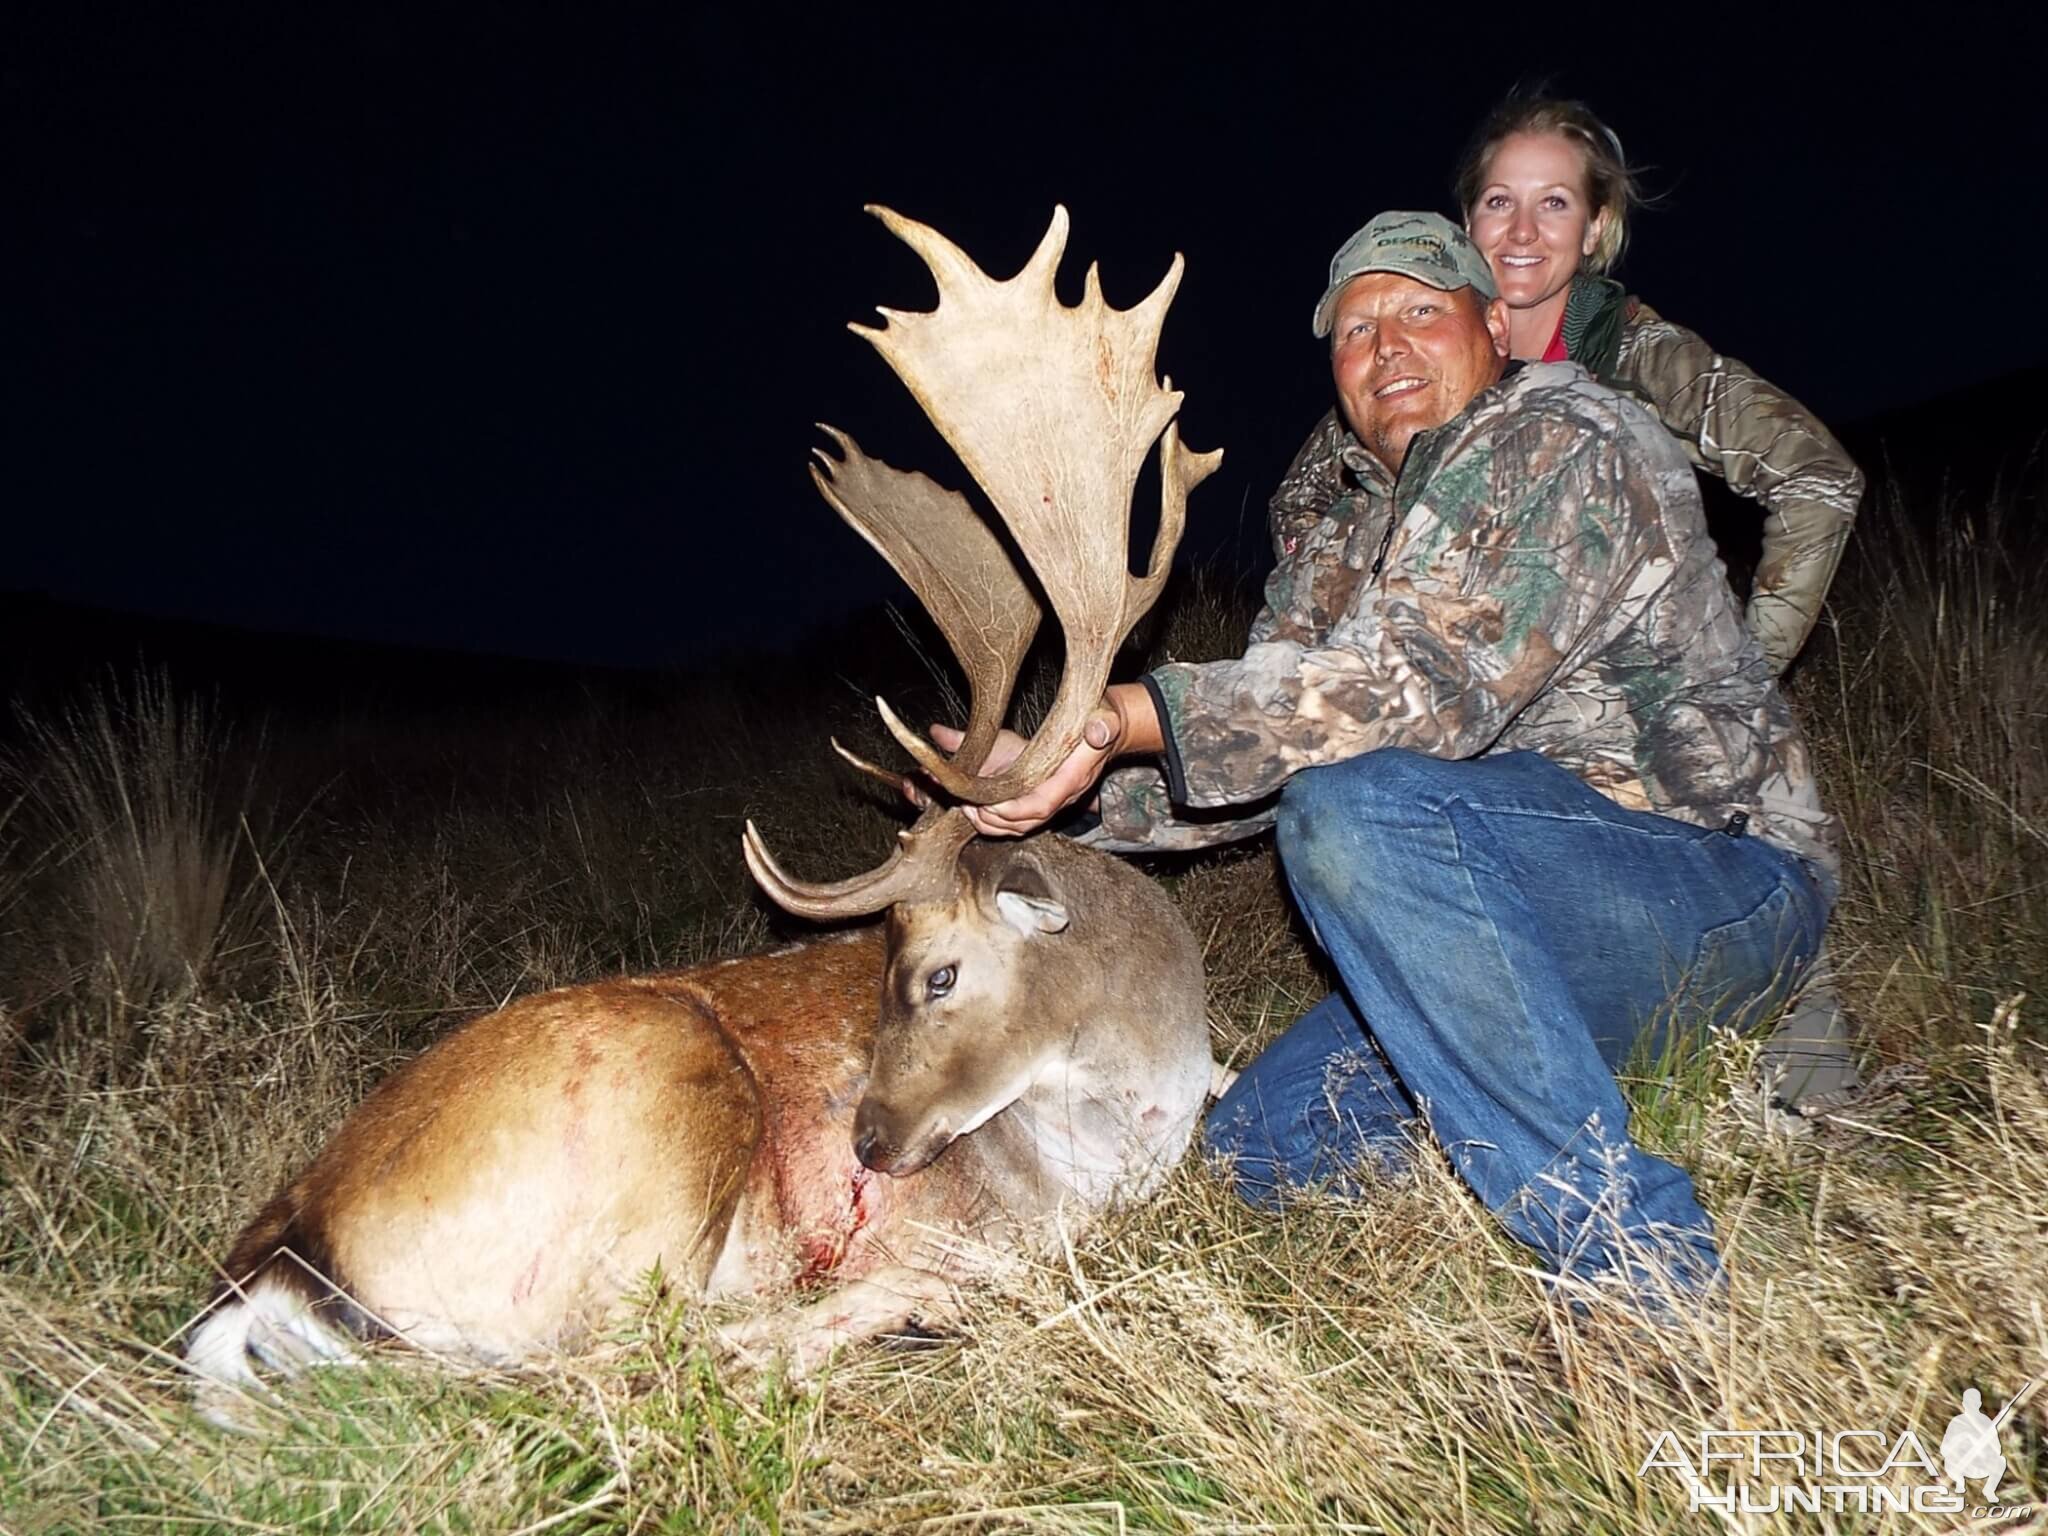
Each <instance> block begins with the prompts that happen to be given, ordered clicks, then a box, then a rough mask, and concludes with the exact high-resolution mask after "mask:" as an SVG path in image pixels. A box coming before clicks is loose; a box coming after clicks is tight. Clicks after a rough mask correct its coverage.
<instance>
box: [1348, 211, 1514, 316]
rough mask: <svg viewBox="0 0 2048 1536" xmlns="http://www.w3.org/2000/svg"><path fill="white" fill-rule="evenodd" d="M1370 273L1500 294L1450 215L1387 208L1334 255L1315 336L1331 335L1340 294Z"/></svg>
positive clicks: (1474, 248)
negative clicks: (1385, 211) (1447, 216)
mask: <svg viewBox="0 0 2048 1536" xmlns="http://www.w3.org/2000/svg"><path fill="white" fill-rule="evenodd" d="M1366 272H1399V273H1400V274H1401V275H1402V276H1403V277H1412V278H1414V279H1415V281H1417V282H1418V283H1427V284H1429V286H1430V287H1432V288H1441V289H1443V290H1444V291H1445V292H1449V291H1450V290H1451V289H1453V288H1467V287H1469V288H1474V289H1476V290H1478V293H1479V296H1480V297H1481V298H1484V299H1497V298H1499V297H1500V289H1499V288H1498V287H1496V286H1495V285H1494V281H1493V273H1492V271H1491V270H1490V269H1489V268H1488V267H1487V265H1486V258H1485V257H1484V256H1482V255H1480V254H1479V247H1478V246H1476V245H1474V244H1473V243H1472V238H1471V236H1469V235H1467V234H1466V233H1465V231H1463V230H1462V229H1460V228H1458V226H1457V225H1455V224H1453V223H1452V222H1451V221H1450V220H1449V219H1447V218H1445V217H1444V216H1443V215H1442V214H1440V213H1383V214H1381V215H1380V216H1379V217H1378V218H1376V219H1374V220H1373V221H1372V222H1371V223H1370V224H1368V225H1366V226H1365V228H1363V229H1361V230H1360V231H1359V232H1358V233H1357V234H1355V235H1353V236H1352V237H1351V238H1350V239H1349V240H1346V241H1345V242H1344V244H1343V245H1342V246H1341V247H1340V248H1339V249H1338V251H1337V254H1336V255H1335V256H1332V257H1331V258H1330V286H1329V287H1327V288H1325V289H1324V290H1323V296H1322V298H1321V299H1319V300H1318V301H1317V302H1316V319H1315V330H1316V335H1318V336H1327V335H1329V334H1330V324H1331V321H1332V320H1333V319H1334V318H1335V317H1334V316H1333V314H1332V313H1331V312H1332V311H1333V310H1335V309H1336V307H1337V295H1338V294H1340V293H1342V292H1343V291H1344V285H1345V284H1346V283H1348V282H1350V281H1351V279H1353V278H1354V277H1357V276H1359V275H1360V274H1362V273H1366Z"/></svg>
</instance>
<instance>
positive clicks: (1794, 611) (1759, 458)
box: [1268, 280, 1864, 674]
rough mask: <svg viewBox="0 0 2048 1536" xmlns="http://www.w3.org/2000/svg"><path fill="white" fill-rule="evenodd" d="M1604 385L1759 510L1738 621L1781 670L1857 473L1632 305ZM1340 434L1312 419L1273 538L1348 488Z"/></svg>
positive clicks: (1790, 415) (1786, 410) (1747, 379)
mask: <svg viewBox="0 0 2048 1536" xmlns="http://www.w3.org/2000/svg"><path fill="white" fill-rule="evenodd" d="M1582 281H1583V280H1582ZM1595 281H1598V280H1595ZM1608 286H1610V287H1618V285H1614V284H1609V285H1608ZM1574 292H1575V293H1576V292H1577V288H1576V287H1575V288H1574ZM1603 382H1605V383H1608V384H1612V385H1613V386H1614V387H1615V388H1617V389H1621V390H1624V391H1626V392H1628V393H1630V394H1632V395H1635V396H1636V397H1637V398H1639V399H1640V400H1642V401H1643V403H1644V404H1646V405H1647V406H1649V408H1650V409H1651V410H1652V411H1654V412H1656V414H1657V417H1658V419H1659V420H1660V421H1662V422H1663V423H1664V425H1665V427H1666V428H1668V429H1669V430H1670V431H1671V433H1672V434H1673V435H1674V436H1675V437H1677V438H1678V440H1679V442H1680V444H1681V445H1682V446H1683V447H1684V449H1685V453H1686V457H1687V458H1688V459H1690V460H1691V461H1692V465H1693V467H1694V468H1695V469H1700V470H1704V471H1706V472H1707V473H1709V474H1713V475H1718V476H1719V477H1720V478H1721V479H1723V480H1725V481H1727V482H1728V486H1729V488H1730V489H1731V490H1734V491H1736V492H1738V493H1739V494H1741V495H1743V496H1746V497H1749V498H1750V499H1751V500H1753V501H1755V502H1757V503H1758V504H1759V505H1760V506H1761V507H1762V509H1763V513H1764V530H1763V541H1762V542H1763V548H1762V558H1761V559H1760V560H1759V562H1758V564H1757V569H1756V576H1755V579H1754V581H1753V582H1752V583H1751V587H1750V598H1749V608H1748V612H1747V614H1746V618H1747V621H1748V623H1749V627H1750V628H1751V629H1752V630H1754V631H1755V632H1756V636H1757V638H1758V639H1759V640H1760V641H1762V642H1763V648H1764V657H1765V659H1766V660H1767V661H1769V663H1770V665H1771V670H1772V671H1773V672H1775V673H1780V674H1782V673H1783V672H1784V670H1785V669H1786V668H1787V667H1789V666H1790V665H1791V664H1792V661H1793V658H1794V657H1796V656H1797V655H1798V654H1799V651H1800V648H1801V647H1802V646H1804V645H1805V644H1806V639H1807V636H1808V635H1809V634H1811V633H1812V631H1813V626H1814V624H1815V622H1816V621H1817V620H1818V619H1819V617H1820V608H1821V600H1822V599H1823V598H1825V597H1826V596H1827V590H1828V584H1829V583H1830V582H1832V581H1833V580H1834V576H1835V568H1836V567H1837V566H1838V565H1839V564H1840V563H1841V559H1842V551H1843V549H1844V548H1845V547H1846V546H1847V544H1848V542H1849V531H1850V529H1851V528H1852V527H1853V526H1854V524H1855V521H1856V512H1857V508H1858V506H1859V504H1860V503H1861V502H1862V500H1863V484H1864V481H1863V472H1862V471H1861V470H1859V469H1858V468H1857V467H1856V464H1855V461H1854V460H1852V459H1851V458H1850V457H1849V455H1848V454H1847V453H1846V452H1845V451H1844V450H1843V448H1842V445H1841V444H1840V443H1838V442H1837V441H1836V440H1835V438H1834V437H1833V435H1832V434H1830V433H1829V431H1828V429H1827V428H1826V427H1824V426H1823V425H1821V423H1820V422H1819V420H1817V419H1816V418H1815V417H1814V415H1813V414H1812V412H1810V411H1808V410H1807V409H1806V408H1805V407H1804V406H1802V405H1801V404H1800V403H1799V402H1798V401H1797V400H1794V399H1793V398H1792V397H1791V396H1790V395H1787V394H1785V393H1784V392H1783V391H1782V390H1779V389H1777V388H1776V387H1774V386H1773V385H1771V384H1770V383H1768V382H1767V381H1766V380H1764V379H1761V378H1759V377H1758V376H1757V375H1756V373H1755V372H1754V371H1753V370H1752V369H1750V368H1749V367H1748V366H1747V365H1746V364H1744V363H1741V362H1739V361H1737V360H1736V359H1735V358H1732V357H1725V356H1723V355H1721V354H1720V353H1718V352H1716V351H1715V350H1714V349H1713V348H1712V347H1710V346H1708V345H1707V343H1706V342H1705V341H1703V340H1701V339H1700V337H1698V336H1697V335H1695V334H1694V333H1693V332H1691V331H1689V330H1687V329H1686V328H1685V327H1684V326H1682V325H1674V324H1673V323H1672V322H1670V321H1668V320H1666V319H1664V318H1663V317H1662V316H1660V315H1659V314H1658V313H1657V312H1656V311H1655V310H1653V309H1651V308H1650V306H1649V305H1647V304H1645V303H1643V302H1642V301H1641V300H1640V299H1630V300H1629V301H1628V308H1627V312H1626V319H1625V321H1624V323H1623V326H1622V333H1621V346H1620V351H1619V355H1618V357H1617V360H1616V364H1615V371H1614V375H1613V377H1611V378H1608V379H1604V380H1603ZM1348 439H1349V434H1348V432H1347V431H1346V430H1345V426H1344V422H1343V418H1342V417H1340V416H1339V415H1338V414H1337V412H1336V411H1334V410H1332V411H1331V412H1330V413H1329V414H1328V415H1327V416H1325V417H1324V418H1323V419H1322V420H1321V421H1319V422H1317V423H1316V426H1315V429H1314V430H1313V431H1312V432H1310V433H1309V436H1308V440H1307V441H1306V442H1304V443H1303V444H1302V447H1301V451H1300V452H1299V453H1298V454H1296V455H1295V459H1294V462H1293V464H1292V465H1290V466H1289V467H1288V471H1287V474H1286V476H1285V477H1284V478H1283V479H1282V480H1281V482H1280V485H1279V488H1278V489H1277V490H1275V491H1274V493H1273V496H1272V499H1271V501H1270V502H1269V503H1268V513H1269V516H1270V518H1271V520H1272V523H1273V527H1274V530H1275V535H1276V538H1278V537H1283V536H1284V535H1283V534H1282V531H1281V530H1282V528H1283V525H1285V526H1287V527H1292V526H1294V525H1296V524H1298V523H1299V522H1300V520H1301V519H1302V518H1304V517H1306V518H1308V519H1309V520H1310V521H1311V522H1312V521H1313V520H1314V519H1315V518H1316V517H1319V516H1321V515H1322V513H1323V512H1325V511H1327V510H1328V509H1329V507H1330V505H1331V504H1332V503H1333V502H1335V501H1336V500H1337V498H1338V497H1339V496H1341V495H1343V494H1345V492H1346V491H1347V490H1349V489H1350V487H1349V486H1347V485H1346V484H1345V483H1344V481H1343V468H1344V465H1343V459H1342V457H1341V455H1342V452H1343V448H1344V445H1345V443H1346V442H1347V441H1348Z"/></svg>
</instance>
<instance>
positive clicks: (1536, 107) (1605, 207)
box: [1452, 91, 1645, 273]
mask: <svg viewBox="0 0 2048 1536" xmlns="http://www.w3.org/2000/svg"><path fill="white" fill-rule="evenodd" d="M1518 133H1537V134H1540V133H1554V134H1556V135H1558V137H1560V138H1562V139H1564V140H1565V141H1566V142H1567V143H1570V144H1572V145H1573V146H1575V147H1576V148H1577V149H1578V151H1579V159H1580V161H1581V163H1582V164H1583V165H1584V166H1585V174H1586V200H1587V202H1588V203H1589V204H1590V205H1591V206H1592V209H1593V212H1594V214H1596V215H1597V214H1602V213H1604V214H1606V215H1607V217H1606V219H1605V220H1604V221H1603V222H1602V224H1601V226H1600V237H1599V240H1598V242H1597V243H1596V244H1595V245H1594V247H1593V252H1592V254H1591V255H1590V256H1588V257H1587V258H1586V265H1587V266H1588V267H1589V268H1591V269H1592V270H1593V271H1595V272H1600V273H1605V272H1608V271H1611V270H1612V269H1613V267H1614V264H1615V263H1616V262H1617V261H1619V260H1620V259H1621V248H1622V246H1623V245H1625V244H1626V243H1627V242H1628V211H1629V209H1631V208H1633V207H1635V206H1637V205H1638V204H1641V203H1643V202H1644V201H1645V198H1644V196H1643V191H1642V187H1641V185H1640V183H1639V182H1638V180H1637V178H1636V173H1635V172H1634V171H1633V170H1631V169H1630V168H1629V163H1628V158H1627V156H1625V155H1624V154H1623V153H1622V149H1621V140H1620V139H1619V138H1618V137H1616V135H1615V132H1614V130H1613V129H1612V128H1610V127H1608V126H1607V125H1606V124H1605V123H1603V122H1601V121H1600V119H1599V118H1598V117H1596V116H1594V114H1593V109H1592V108H1591V107H1589V106H1587V105H1586V104H1585V103H1584V102H1581V101H1565V100H1562V99H1561V98H1559V97H1555V96H1545V95H1541V94H1536V93H1524V92H1521V91H1515V92H1512V93H1511V94H1510V95H1509V96H1508V97H1507V99H1506V100H1505V101H1503V102H1502V103H1501V104H1500V105H1499V106H1497V107H1495V108H1494V109H1493V111H1491V112H1490V113H1488V114H1487V116H1486V119H1485V121H1484V122H1482V123H1480V125H1479V128H1478V131H1477V132H1475V133H1474V134H1473V135H1472V138H1471V140H1470V141H1469V142H1468V143H1467V144H1466V146H1465V152H1464V154H1462V155H1461V156H1459V157H1458V173H1457V177H1456V179H1455V180H1454V182H1453V183H1452V187H1453V191H1454V193H1455V195H1456V197H1457V199H1458V209H1459V211H1460V213H1462V214H1463V215H1464V217H1465V219H1466V222H1468V223H1469V222H1470V221H1471V218H1472V207H1473V205H1474V204H1475V203H1477V202H1478V201H1479V194H1480V193H1481V192H1482V191H1484V190H1485V187H1486V169H1487V166H1488V165H1490V164H1491V163H1492V161H1493V153H1494V151H1495V150H1497V149H1499V148H1500V146H1501V145H1502V143H1504V142H1505V141H1506V140H1508V139H1509V138H1512V137H1513V136H1514V135H1515V134H1518Z"/></svg>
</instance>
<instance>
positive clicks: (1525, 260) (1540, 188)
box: [1465, 133, 1607, 309]
mask: <svg viewBox="0 0 2048 1536" xmlns="http://www.w3.org/2000/svg"><path fill="white" fill-rule="evenodd" d="M1606 220H1607V215H1606V213H1605V212H1604V211H1602V212H1600V213H1597V214H1596V213H1595V212H1594V211H1593V209H1592V206H1591V202H1590V199H1589V197H1588V195H1587V191H1586V163H1585V160H1584V158H1583V157H1582V156H1581V154H1580V153H1579V150H1578V148H1577V146H1576V145H1574V144H1573V143H1572V142H1571V141H1570V140H1569V139H1566V138H1565V137H1564V136H1563V135H1562V134H1556V133H1516V134H1510V135H1509V136H1508V137H1507V138H1505V139H1503V140H1501V143H1500V148H1498V149H1496V150H1495V151H1494V152H1493V158H1492V159H1491V160H1490V161H1488V162H1487V166H1486V174H1485V180H1484V182H1483V183H1482V185H1481V186H1480V189H1479V196H1478V198H1477V199H1476V200H1475V201H1474V202H1473V204H1472V207H1471V209H1470V210H1469V211H1468V212H1467V214H1466V216H1465V228H1466V231H1467V233H1469V234H1470V235H1471V236H1472V243H1473V244H1474V245H1476V246H1478V247H1479V250H1480V253H1481V254H1482V255H1484V256H1485V257H1486V260H1487V264H1488V265H1489V266H1491V267H1492V268H1493V280H1494V281H1495V282H1496V283H1498V284H1499V285H1500V296H1501V297H1502V298H1504V299H1506V300H1507V301H1508V307H1509V308H1510V309H1531V308H1534V307H1535V306H1536V305H1539V304H1541V303H1543V302H1544V301H1546V300H1548V299H1553V298H1555V297H1556V296H1557V295H1558V294H1560V293H1562V292H1564V290H1565V289H1566V288H1567V287H1568V286H1570V284H1571V280H1572V278H1573V277H1575V276H1576V275H1577V274H1578V270H1579V267H1580V265H1581V263H1583V262H1584V260H1585V258H1586V257H1588V256H1590V255H1592V254H1593V248H1594V246H1596V245H1597V244H1598V243H1599V240H1600V231H1601V228H1602V226H1603V225H1604V224H1605V223H1606Z"/></svg>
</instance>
